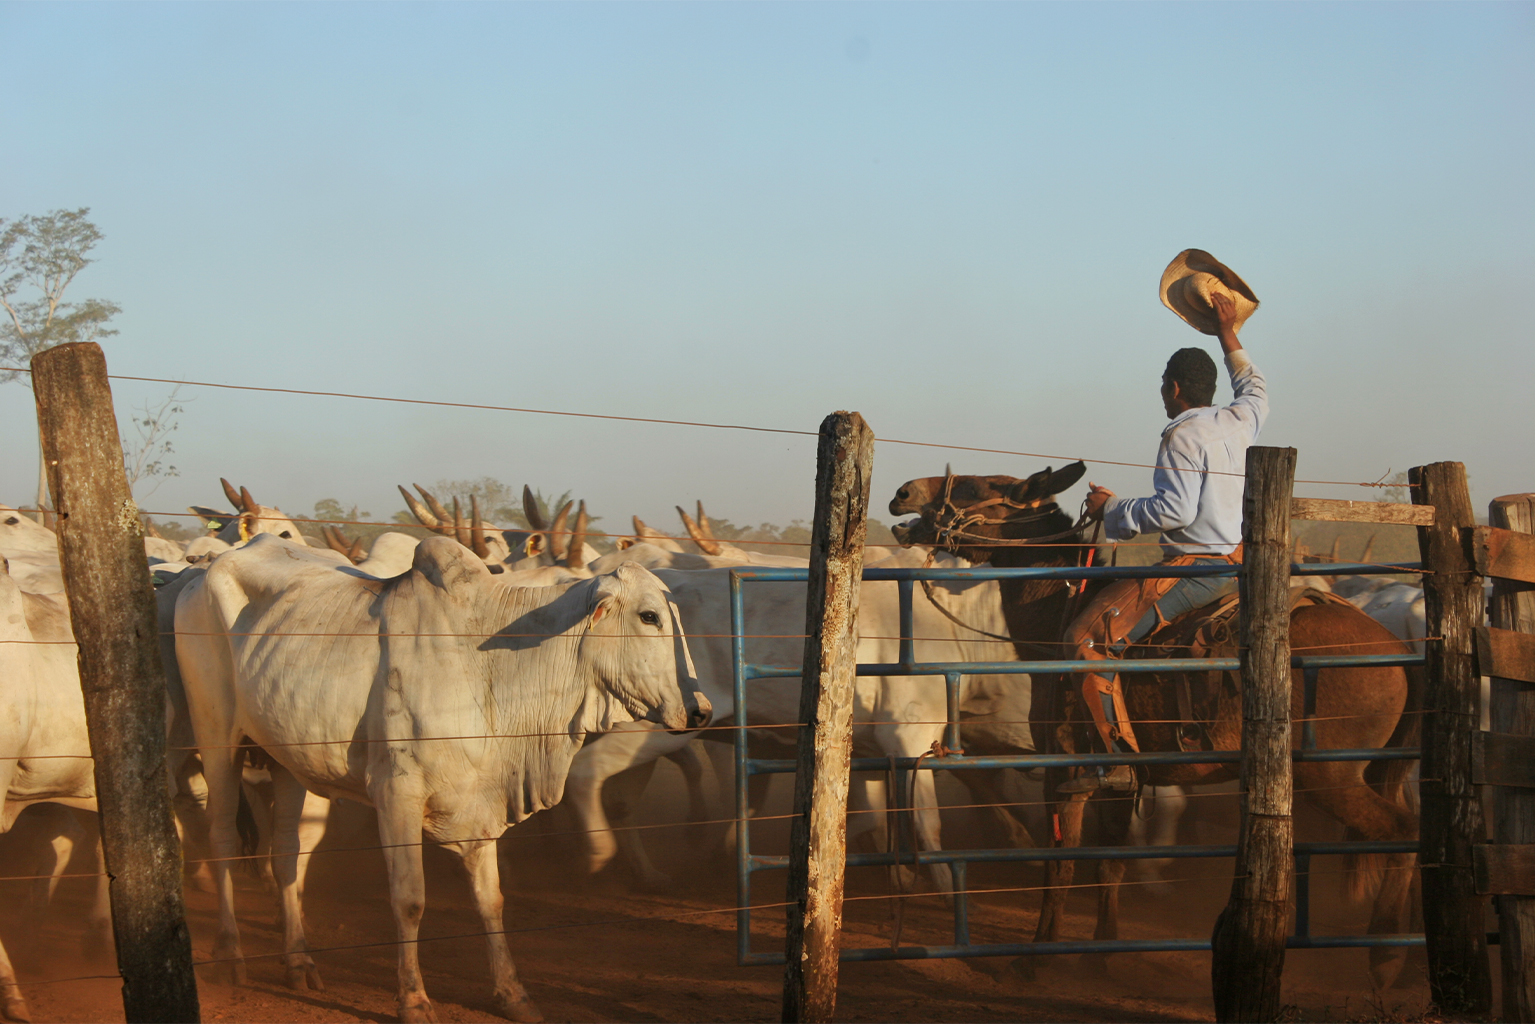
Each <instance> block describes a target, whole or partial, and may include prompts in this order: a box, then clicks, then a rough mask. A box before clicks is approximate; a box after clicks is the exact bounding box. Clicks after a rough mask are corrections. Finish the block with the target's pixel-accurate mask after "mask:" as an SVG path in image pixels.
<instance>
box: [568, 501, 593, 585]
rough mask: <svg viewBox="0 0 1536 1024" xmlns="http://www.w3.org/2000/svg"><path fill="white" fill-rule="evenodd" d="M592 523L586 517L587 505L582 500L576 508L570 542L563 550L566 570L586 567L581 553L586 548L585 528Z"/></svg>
mask: <svg viewBox="0 0 1536 1024" xmlns="http://www.w3.org/2000/svg"><path fill="white" fill-rule="evenodd" d="M591 522H592V520H591V519H589V518H588V517H587V503H586V500H585V499H583V500H582V502H581V504H580V505H578V506H577V507H576V527H575V529H573V530H572V531H571V542H570V544H568V545H567V546H566V549H565V567H566V568H567V569H582V568H585V567H586V564H587V563H586V559H584V558H582V553H583V552H584V550H585V549H586V546H587V526H588V525H590V524H591Z"/></svg>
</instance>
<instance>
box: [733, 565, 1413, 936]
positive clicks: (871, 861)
mask: <svg viewBox="0 0 1536 1024" xmlns="http://www.w3.org/2000/svg"><path fill="white" fill-rule="evenodd" d="M1420 568H1421V566H1420V564H1419V563H1417V562H1401V563H1388V564H1385V565H1383V564H1370V563H1358V562H1350V563H1339V564H1323V563H1307V564H1304V565H1293V566H1291V574H1292V575H1293V576H1324V575H1331V576H1346V575H1388V574H1391V573H1392V572H1394V571H1399V572H1403V571H1407V572H1411V571H1415V570H1418V569H1420ZM1240 572H1241V568H1240V567H1239V566H1236V565H1190V566H1124V567H1117V566H1096V567H1035V568H1021V569H998V568H993V567H990V566H988V567H984V568H972V569H906V568H887V569H865V570H864V575H863V579H864V580H865V581H866V582H894V583H896V584H897V587H898V596H899V599H900V616H901V639H900V646H899V650H898V658H899V661H897V662H896V663H894V664H861V665H859V666H858V667H857V670H856V671H857V674H858V675H861V676H898V675H904V676H943V677H944V681H945V692H946V697H947V700H946V703H947V707H948V716H947V717H948V723H949V724H948V726H947V729H946V732H945V741H944V742H945V745H946V746H948V747H951V748H953V749H960V724H959V719H960V715H959V696H960V678H961V676H965V675H977V674H986V675H1024V674H1033V673H1050V674H1061V673H1074V672H1091V671H1095V670H1097V669H1101V668H1103V667H1104V666H1103V662H1097V661H1078V660H1072V661H1007V662H918V661H916V660H915V657H914V650H913V635H912V634H913V625H912V622H913V615H912V605H913V584H914V583H916V582H918V581H920V580H932V581H943V580H961V581H982V580H1003V579H1021V578H1022V579H1051V580H1089V579H1157V578H1163V579H1167V578H1181V579H1182V578H1193V577H1221V576H1237V575H1239V574H1240ZM808 579H809V572H808V570H806V569H799V568H778V567H774V568H768V567H764V568H756V569H733V570H731V577H730V580H731V581H730V604H731V660H732V665H733V675H734V680H733V682H734V689H735V702H736V709H735V713H736V722H737V730H736V818H737V822H738V825H737V843H736V856H737V876H736V882H737V903H736V906H737V911H736V953H737V962H738V963H739V964H742V965H743V966H746V965H770V964H782V963H783V962H784V954H783V953H754V952H753V951H752V949H751V943H752V912H751V910H750V909H749V907H750V904H751V887H752V875H753V874H754V873H755V872H757V871H769V870H775V869H783V868H787V867H788V866H789V858H788V857H763V856H754V855H753V854H752V853H751V849H750V843H749V830H750V822H749V820H748V818H747V811H748V798H747V780H748V779H749V778H750V777H751V776H753V775H771V774H785V773H793V772H794V771H795V762H794V760H793V759H754V758H752V757H750V756H749V754H748V749H747V729H748V725H747V713H746V707H747V689H746V684H747V681H748V680H751V679H793V678H799V677H800V676H801V675H802V670H801V669H799V668H793V667H787V666H772V665H754V664H750V663H748V662H747V661H746V655H745V633H746V628H745V621H746V616H745V610H744V595H743V591H742V584H743V583H748V582H784V583H794V582H798V583H804V582H807V581H808ZM1291 664H1292V666H1293V667H1296V668H1300V669H1301V670H1302V676H1303V680H1304V684H1303V685H1304V693H1303V708H1304V712H1303V714H1304V721H1303V723H1302V743H1301V749H1298V750H1294V751H1292V754H1291V759H1292V761H1306V762H1317V761H1387V760H1417V759H1418V757H1419V751H1418V750H1417V749H1409V748H1389V749H1360V750H1318V749H1316V746H1317V734H1316V730H1315V728H1314V725H1313V721H1312V716H1313V715H1314V713H1315V710H1316V699H1317V673H1318V671H1319V670H1320V669H1324V668H1351V667H1357V666H1366V665H1374V666H1405V667H1407V666H1415V665H1423V664H1424V657H1423V655H1390V654H1357V655H1331V656H1329V655H1299V656H1294V657H1292V658H1291ZM1238 668H1239V661H1238V659H1236V658H1144V659H1127V660H1124V661H1120V662H1118V663H1117V665H1116V669H1117V671H1120V672H1167V671H1170V670H1206V671H1236V670H1238ZM1241 758H1242V754H1241V752H1240V751H1236V750H1222V751H1193V752H1189V751H1152V752H1149V753H1143V754H1092V753H1086V754H1017V755H1008V756H995V757H965V756H949V757H942V758H933V757H925V758H894V759H893V758H880V757H863V758H854V759H853V761H852V764H851V770H852V771H885V770H887V769H890V768H895V769H896V770H898V771H902V770H914V769H916V770H925V769H926V770H929V771H934V770H941V769H942V770H945V771H950V770H965V769H984V768H1017V769H1026V770H1027V769H1030V768H1050V767H1057V768H1060V767H1076V766H1097V765H1118V764H1128V763H1129V764H1148V765H1172V764H1224V763H1237V762H1239V761H1240V760H1241ZM907 813H911V812H910V811H908V812H907ZM1417 851H1418V843H1417V842H1395V843H1387V842H1334V843H1297V844H1295V848H1294V851H1293V853H1294V856H1295V858H1296V921H1295V930H1294V933H1293V934H1292V935H1291V936H1290V937H1289V938H1288V939H1287V940H1286V947H1287V948H1289V949H1340V948H1351V947H1362V946H1422V945H1423V944H1424V936H1423V935H1422V934H1416V935H1341V936H1318V935H1312V934H1311V932H1310V905H1309V904H1310V890H1311V886H1310V881H1311V878H1310V873H1309V867H1310V864H1311V859H1312V857H1313V856H1317V855H1324V854H1341V853H1361V854H1364V853H1380V854H1392V853H1416V852H1417ZM1236 854H1237V846H1236V845H1235V844H1232V845H1225V846H1161V847H1119V846H1101V847H1072V848H1052V849H1032V850H1015V849H1004V850H914V851H911V852H901V853H884V854H853V855H850V856H849V857H848V866H850V867H866V866H881V865H887V866H889V865H894V864H897V863H900V864H910V865H924V864H948V865H949V866H950V870H951V874H952V877H953V879H954V891H953V894H952V895H953V899H954V935H955V941H954V944H953V945H950V946H903V947H900V948H897V949H890V948H888V947H882V948H867V949H844V950H842V951H841V953H840V959H842V960H845V961H873V960H923V959H936V958H955V957H978V956H1032V955H1047V954H1068V953H1128V952H1181V951H1201V950H1209V949H1210V948H1211V940H1210V939H1208V938H1206V939H1114V940H1107V939H1106V940H1098V939H1094V940H1084V941H1075V942H1028V943H991V944H973V943H972V942H971V941H970V925H969V898H968V895H967V892H966V884H965V882H966V865H967V864H968V863H971V862H973V861H975V862H1008V861H1015V862H1016V861H1062V860H1073V861H1076V860H1132V859H1141V858H1154V857H1155V858H1164V857H1167V858H1187V857H1233V856H1236Z"/></svg>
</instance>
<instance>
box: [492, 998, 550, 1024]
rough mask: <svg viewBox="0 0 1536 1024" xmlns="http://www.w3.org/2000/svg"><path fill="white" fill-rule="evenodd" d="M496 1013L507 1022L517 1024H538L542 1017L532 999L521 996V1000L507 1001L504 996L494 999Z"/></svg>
mask: <svg viewBox="0 0 1536 1024" xmlns="http://www.w3.org/2000/svg"><path fill="white" fill-rule="evenodd" d="M496 1012H497V1013H498V1014H500V1015H501V1016H503V1017H505V1018H507V1020H515V1021H517V1022H518V1024H540V1022H541V1021H543V1019H544V1015H543V1014H542V1013H540V1012H539V1008H538V1007H537V1006H535V1005H534V1002H533V1000H532V999H529V998H528V997H527V996H523V997H522V998H521V999H508V998H507V997H506V996H497V997H496Z"/></svg>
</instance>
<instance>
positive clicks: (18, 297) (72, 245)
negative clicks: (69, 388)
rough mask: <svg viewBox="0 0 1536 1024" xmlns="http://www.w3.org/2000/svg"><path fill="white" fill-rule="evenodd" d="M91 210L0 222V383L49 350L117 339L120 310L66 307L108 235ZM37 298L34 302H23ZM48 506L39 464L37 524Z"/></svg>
mask: <svg viewBox="0 0 1536 1024" xmlns="http://www.w3.org/2000/svg"><path fill="white" fill-rule="evenodd" d="M90 212H91V210H90V207H86V206H82V207H81V208H80V209H78V210H54V211H52V212H51V213H45V214H42V215H41V216H39V215H37V214H27V215H24V216H21V217H18V218H16V219H15V220H12V221H6V220H4V219H0V308H3V309H4V311H5V314H6V316H5V319H4V320H3V321H0V366H7V367H14V369H8V370H0V383H4V382H7V381H12V380H17V379H20V378H22V377H23V374H22V373H20V372H18V371H19V370H21V369H22V368H23V367H25V365H26V364H27V363H28V362H29V361H30V360H31V359H32V357H33V356H35V355H37V354H38V353H39V352H41V351H43V350H44V349H49V348H53V347H54V346H55V345H63V344H65V343H66V342H71V341H94V340H96V339H97V338H106V337H110V336H111V335H114V334H116V333H117V331H116V330H115V329H113V328H110V327H108V326H107V321H109V320H111V319H112V318H113V317H114V316H116V315H117V314H118V313H119V312H121V310H120V309H119V308H118V306H117V304H116V303H114V302H108V301H106V300H105V299H86V300H84V301H83V302H65V301H64V292H65V291H66V290H67V289H68V288H69V286H70V284H71V283H72V282H73V281H74V279H75V275H76V274H78V273H80V271H82V270H84V269H85V268H86V267H87V266H89V265H90V264H91V263H92V262H94V261H93V260H91V259H90V258H89V256H88V253H90V251H91V250H92V249H94V248H95V247H96V243H97V242H99V241H101V232H100V231H98V230H97V229H96V225H95V224H92V223H91V222H90V221H89V220H87V219H86V214H88V213H90ZM27 293H35V297H33V298H24V297H23V295H24V294H27ZM47 504H48V478H47V475H46V474H45V473H44V471H43V462H42V458H41V457H39V458H38V462H37V507H38V512H37V518H38V522H42V520H43V512H42V509H43V508H44V507H45V506H46V505H47Z"/></svg>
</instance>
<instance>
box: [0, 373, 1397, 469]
mask: <svg viewBox="0 0 1536 1024" xmlns="http://www.w3.org/2000/svg"><path fill="white" fill-rule="evenodd" d="M0 372H5V373H31V372H32V370H31V368H29V367H22V366H0ZM107 377H108V379H109V380H131V381H140V382H144V383H150V384H177V385H182V386H185V387H201V388H221V389H223V390H227V391H251V392H259V393H266V394H279V395H309V396H313V397H318V398H350V399H355V400H358V401H368V402H394V403H398V404H403V405H426V406H436V407H440V408H449V409H479V410H485V411H490V412H515V413H528V414H533V415H539V416H568V417H574V418H577V419H592V420H615V421H618V422H621V423H656V424H661V425H666V426H679V427H706V428H709V429H713V430H744V431H750V432H754V433H762V434H792V435H797V436H801V437H818V436H820V435H819V433H818V432H817V431H814V430H794V429H791V428H788V427H760V426H752V425H749V424H743V423H709V422H704V421H698V420H674V419H661V418H658V417H651V416H620V415H617V414H615V413H597V412H571V411H569V410H563V409H533V408H524V407H520V406H510V405H486V404H481V403H476V402H447V401H441V400H438V399H427V398H397V397H393V396H389V395H363V394H356V393H353V392H346V391H311V390H306V389H302V388H273V387H257V386H255V385H250V384H219V383H215V382H213V381H197V380H172V379H171V378H169V377H137V376H129V375H127V374H108V375H107ZM875 440H876V441H877V442H881V443H884V444H901V445H912V446H916V447H921V448H941V449H946V450H949V451H963V452H981V453H984V454H988V455H1010V456H1018V457H1022V458H1029V459H1050V460H1061V459H1066V460H1067V461H1069V462H1091V463H1093V464H1094V465H1099V466H1127V467H1130V468H1133V469H1165V470H1170V471H1174V472H1186V473H1198V474H1201V475H1211V476H1238V477H1240V476H1243V475H1244V474H1243V473H1240V472H1237V471H1233V470H1206V469H1194V468H1191V467H1181V466H1157V465H1154V464H1152V463H1146V462H1122V461H1118V460H1114V459H1089V458H1082V457H1080V456H1076V455H1060V454H1056V455H1052V454H1049V453H1045V452H1021V451H1013V450H1010V449H1006V448H980V447H975V446H971V445H959V444H942V443H939V442H935V441H910V440H904V439H901V438H894V437H877V438H875ZM1295 482H1296V483H1298V484H1320V485H1325V486H1334V487H1394V486H1400V485H1397V484H1392V483H1389V482H1388V481H1386V480H1385V474H1384V475H1383V478H1382V479H1378V480H1297V481H1295Z"/></svg>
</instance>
